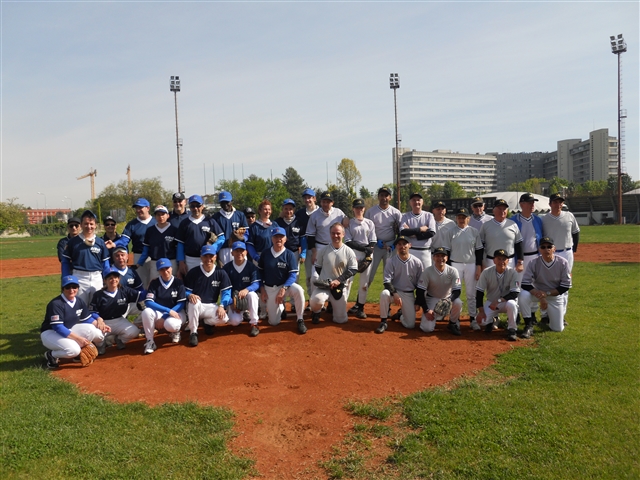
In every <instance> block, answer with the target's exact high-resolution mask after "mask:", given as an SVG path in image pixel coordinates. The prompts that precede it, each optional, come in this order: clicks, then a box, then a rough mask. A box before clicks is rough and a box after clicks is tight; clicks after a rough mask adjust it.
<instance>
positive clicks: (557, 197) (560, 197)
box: [549, 193, 564, 202]
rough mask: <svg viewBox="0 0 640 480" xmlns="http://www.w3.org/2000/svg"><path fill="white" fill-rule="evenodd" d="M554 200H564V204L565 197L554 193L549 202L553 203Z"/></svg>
mask: <svg viewBox="0 0 640 480" xmlns="http://www.w3.org/2000/svg"><path fill="white" fill-rule="evenodd" d="M554 200H562V201H563V202H564V197H563V196H562V194H561V193H554V194H553V195H551V196H550V197H549V201H550V202H553V201H554Z"/></svg>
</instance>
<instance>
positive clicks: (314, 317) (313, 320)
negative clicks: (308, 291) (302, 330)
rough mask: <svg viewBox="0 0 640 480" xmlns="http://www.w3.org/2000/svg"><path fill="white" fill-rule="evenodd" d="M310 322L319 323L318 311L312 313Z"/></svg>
mask: <svg viewBox="0 0 640 480" xmlns="http://www.w3.org/2000/svg"><path fill="white" fill-rule="evenodd" d="M311 323H313V324H318V323H320V312H318V313H314V314H313V315H312V316H311Z"/></svg>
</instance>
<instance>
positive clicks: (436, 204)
mask: <svg viewBox="0 0 640 480" xmlns="http://www.w3.org/2000/svg"><path fill="white" fill-rule="evenodd" d="M431 208H432V209H433V208H447V206H446V205H445V204H444V202H443V201H440V200H437V201H435V202H433V203H432V204H431Z"/></svg>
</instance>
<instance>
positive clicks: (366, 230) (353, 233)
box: [344, 198, 378, 318]
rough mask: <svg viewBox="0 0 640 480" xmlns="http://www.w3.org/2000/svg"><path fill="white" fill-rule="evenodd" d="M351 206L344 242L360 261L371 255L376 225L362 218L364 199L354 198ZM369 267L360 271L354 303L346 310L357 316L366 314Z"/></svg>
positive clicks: (374, 241) (360, 316)
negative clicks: (351, 213)
mask: <svg viewBox="0 0 640 480" xmlns="http://www.w3.org/2000/svg"><path fill="white" fill-rule="evenodd" d="M352 208H353V218H352V219H350V220H349V223H348V225H347V228H346V229H345V232H344V243H345V244H346V245H347V246H348V247H349V248H351V249H352V250H353V251H354V253H355V254H356V260H358V262H360V261H361V260H364V258H365V257H366V256H367V255H373V249H374V247H375V246H376V243H377V240H378V239H377V238H376V226H375V225H374V224H373V222H372V221H371V220H369V219H368V218H364V200H363V199H362V198H356V199H355V200H354V201H353V203H352ZM370 269H371V265H369V267H367V269H366V270H364V271H362V272H360V279H359V283H358V297H357V299H356V304H355V305H354V306H353V307H351V308H350V309H349V312H348V313H350V314H353V315H355V316H356V317H357V318H367V314H366V313H364V304H365V303H367V289H368V288H369V270H370Z"/></svg>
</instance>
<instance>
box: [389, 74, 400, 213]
mask: <svg viewBox="0 0 640 480" xmlns="http://www.w3.org/2000/svg"><path fill="white" fill-rule="evenodd" d="M389 87H390V88H391V90H393V112H394V115H395V120H396V150H395V152H396V154H395V160H396V198H397V201H398V204H397V208H398V209H401V206H400V156H399V155H398V103H397V100H396V90H398V89H399V88H400V80H399V79H398V74H397V73H392V74H390V75H389Z"/></svg>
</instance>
